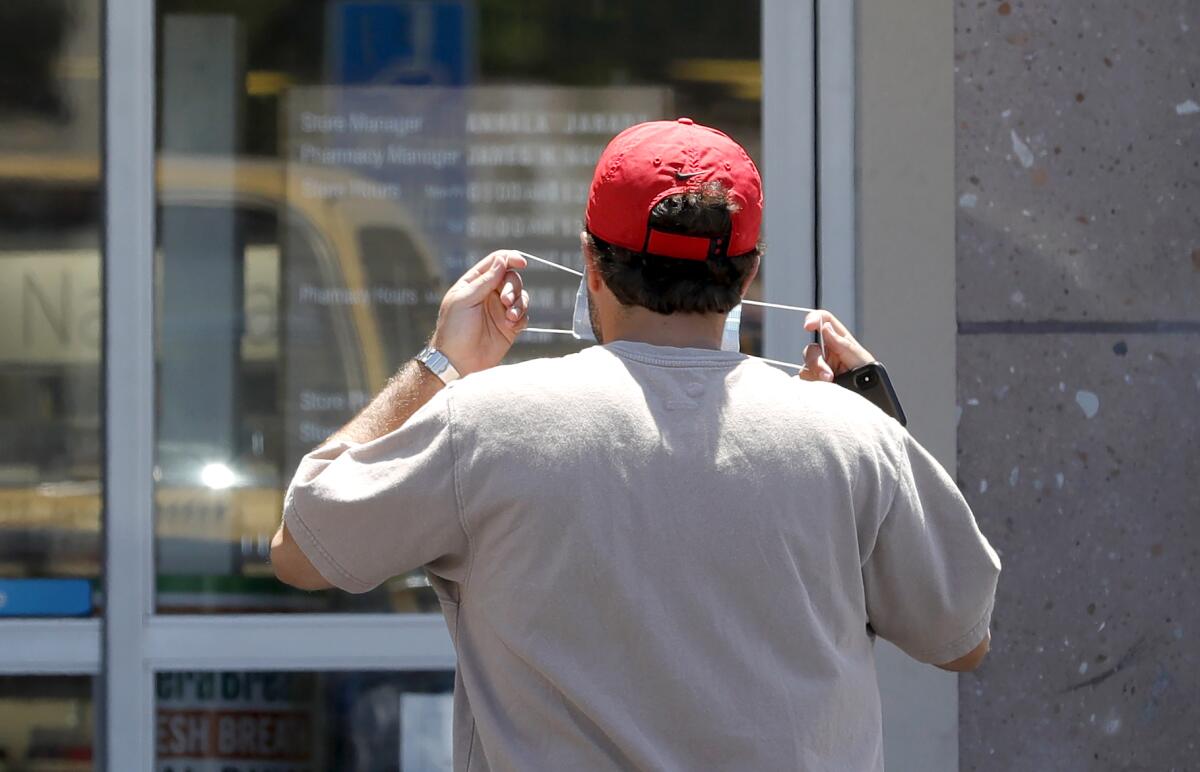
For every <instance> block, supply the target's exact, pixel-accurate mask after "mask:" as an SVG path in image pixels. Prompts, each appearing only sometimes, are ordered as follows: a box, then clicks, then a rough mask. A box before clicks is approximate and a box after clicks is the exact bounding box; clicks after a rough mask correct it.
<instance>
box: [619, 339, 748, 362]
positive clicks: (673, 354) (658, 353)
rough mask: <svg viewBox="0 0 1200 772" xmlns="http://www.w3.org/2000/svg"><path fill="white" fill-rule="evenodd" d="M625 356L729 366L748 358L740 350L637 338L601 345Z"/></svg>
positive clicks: (643, 360) (648, 359) (647, 360)
mask: <svg viewBox="0 0 1200 772" xmlns="http://www.w3.org/2000/svg"><path fill="white" fill-rule="evenodd" d="M600 348H603V349H605V350H607V351H610V352H612V353H613V354H615V355H616V356H618V357H620V358H622V359H629V360H632V361H634V362H641V363H643V364H648V365H659V366H662V367H703V366H708V367H728V366H730V365H737V364H740V363H741V362H744V361H745V360H746V358H747V357H746V355H745V354H742V353H740V352H737V351H721V350H720V349H711V348H683V347H679V346H656V345H654V344H652V343H642V342H640V341H634V340H614V341H612V342H611V343H605V344H604V345H602V346H600Z"/></svg>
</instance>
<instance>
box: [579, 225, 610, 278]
mask: <svg viewBox="0 0 1200 772" xmlns="http://www.w3.org/2000/svg"><path fill="white" fill-rule="evenodd" d="M579 247H580V249H581V250H582V251H583V264H584V266H585V267H586V268H587V270H586V271H585V272H584V275H585V276H586V278H587V286H588V289H589V290H591V291H592V292H593V293H595V292H599V291H600V289H601V288H602V287H603V286H604V280H603V279H602V278H600V267H599V266H598V265H597V262H596V250H595V249H593V248H592V241H591V239H589V238H588V235H587V231H580V232H579Z"/></svg>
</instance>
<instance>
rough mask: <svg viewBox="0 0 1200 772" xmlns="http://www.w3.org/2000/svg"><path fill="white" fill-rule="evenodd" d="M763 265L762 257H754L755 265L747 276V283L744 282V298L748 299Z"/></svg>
mask: <svg viewBox="0 0 1200 772" xmlns="http://www.w3.org/2000/svg"><path fill="white" fill-rule="evenodd" d="M760 265H762V257H761V256H760V255H755V256H754V265H752V266H750V272H749V273H747V274H746V279H745V281H743V282H742V297H746V293H747V292H749V291H750V285H751V284H753V283H754V277H755V276H758V267H759V266H760Z"/></svg>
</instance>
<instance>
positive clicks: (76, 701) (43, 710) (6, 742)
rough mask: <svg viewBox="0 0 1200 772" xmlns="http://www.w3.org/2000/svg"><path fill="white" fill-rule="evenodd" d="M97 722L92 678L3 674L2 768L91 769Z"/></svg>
mask: <svg viewBox="0 0 1200 772" xmlns="http://www.w3.org/2000/svg"><path fill="white" fill-rule="evenodd" d="M94 725H95V720H94V716H93V712H92V680H91V679H90V678H83V677H76V676H0V770H29V772H35V770H43V771H44V772H49V771H50V770H54V772H86V770H91V769H93V768H94V767H95V765H94V762H93V758H92V753H93V745H94V741H93V738H94V731H95V730H94Z"/></svg>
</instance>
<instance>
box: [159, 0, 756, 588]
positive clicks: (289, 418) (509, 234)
mask: <svg viewBox="0 0 1200 772" xmlns="http://www.w3.org/2000/svg"><path fill="white" fill-rule="evenodd" d="M158 11H159V15H160V25H159V29H160V40H159V45H158V51H159V52H160V53H159V56H160V58H159V63H158V82H159V92H160V94H161V99H160V102H159V117H158V123H159V132H158V138H159V139H158V142H159V146H158V151H159V188H158V201H159V220H158V221H159V228H158V238H159V253H158V268H157V271H156V283H157V290H158V300H159V309H160V318H159V320H158V355H157V356H158V362H157V365H158V370H157V372H158V404H157V416H158V422H157V434H158V439H157V443H158V444H157V449H158V458H157V468H156V480H157V484H158V485H157V542H156V543H157V566H158V572H159V595H158V608H159V610H160V611H165V612H172V611H188V612H198V611H199V612H204V611H207V612H218V611H229V612H234V611H237V612H245V611H330V610H334V611H433V610H436V608H437V602H436V599H435V598H434V596H433V593H432V592H431V591H430V589H429V588H428V586H427V582H426V580H425V577H424V576H423V575H422V574H421V573H419V572H418V573H415V574H413V575H410V576H407V577H399V578H397V579H395V580H393V581H392V582H390V583H388V584H387V585H385V586H384V587H381V588H379V589H378V590H376V591H374V592H371V593H367V594H365V595H361V596H350V595H346V594H343V593H301V592H293V591H291V590H288V589H286V588H283V587H281V586H280V585H279V584H278V583H276V582H274V580H273V579H272V577H271V571H270V566H269V565H268V564H267V562H266V558H267V554H268V545H269V540H270V536H271V534H272V533H273V531H274V529H275V528H276V527H277V525H278V522H279V514H280V508H281V505H282V495H283V489H284V487H285V486H286V484H287V482H288V480H289V479H290V477H291V474H292V472H293V470H294V469H295V466H296V464H297V462H298V461H299V459H300V457H301V456H302V455H303V454H304V453H306V452H307V451H309V450H311V449H312V448H313V447H315V446H316V445H318V444H319V443H321V442H322V441H323V440H324V439H325V438H326V437H327V436H329V434H331V433H332V432H333V431H334V430H335V429H337V428H338V427H339V426H340V425H341V424H342V423H344V422H345V421H346V420H347V419H349V418H350V417H351V416H352V415H353V414H354V413H355V412H357V411H358V410H359V409H360V408H361V407H362V406H363V405H364V404H365V403H366V401H367V400H369V399H370V397H371V396H372V395H373V393H374V392H375V391H376V390H378V389H379V388H380V387H381V386H382V384H383V383H384V382H385V380H386V379H387V378H388V377H389V375H390V374H391V373H393V372H394V371H395V369H396V368H397V367H398V366H399V365H400V364H402V363H403V362H404V361H405V360H406V359H408V358H410V357H411V356H413V355H414V354H415V353H416V352H417V351H418V350H419V349H420V347H421V345H422V344H423V343H424V341H425V339H426V338H427V336H428V335H429V333H430V332H431V331H432V327H433V324H434V321H435V319H436V315H437V307H438V303H439V301H440V298H441V294H442V292H443V291H444V290H445V288H446V287H447V286H448V283H449V282H450V281H453V280H454V279H455V278H456V277H457V276H458V275H459V274H460V273H461V272H462V271H463V270H464V268H465V267H466V266H467V265H468V264H469V263H471V262H474V261H475V260H477V259H478V258H480V257H482V256H483V255H485V254H486V253H487V252H489V251H491V250H493V249H497V248H500V247H515V248H519V249H523V250H525V251H528V252H532V253H534V254H538V255H541V256H543V257H546V258H548V259H551V260H555V261H558V262H562V263H565V264H568V265H575V266H576V267H577V266H578V265H579V263H580V256H579V241H578V234H579V230H580V228H581V226H582V215H583V208H584V204H585V203H586V202H585V197H586V191H587V185H588V183H589V182H590V179H591V174H592V167H593V165H594V163H595V160H596V158H597V157H598V155H599V153H600V150H601V149H602V147H603V145H604V144H605V143H606V142H607V141H608V139H609V138H611V136H612V135H613V134H615V133H616V132H618V131H619V130H620V129H622V128H624V127H625V126H628V125H630V124H632V123H636V122H638V121H641V120H647V119H655V118H665V117H675V116H677V115H690V116H691V117H693V118H695V119H696V120H699V121H702V122H709V123H713V124H715V125H718V126H720V127H722V128H723V129H725V130H726V131H728V132H729V133H730V134H732V135H733V136H735V137H736V138H737V139H738V140H739V141H741V142H742V143H743V144H744V145H745V146H746V147H747V148H748V149H749V150H750V151H751V152H752V153H754V154H755V155H757V154H758V150H759V147H760V138H759V133H760V132H759V114H760V92H761V77H760V69H759V19H758V7H757V4H751V6H749V7H745V6H743V4H737V7H736V8H734V7H730V5H729V4H724V3H718V2H715V0H703V1H702V2H701V3H700V7H698V8H696V7H694V8H693V9H692V12H689V25H688V32H687V35H686V36H678V38H677V39H676V38H673V37H671V36H666V37H663V36H661V35H660V34H659V32H657V31H656V30H661V29H669V28H671V26H672V24H673V22H674V14H675V13H676V11H674V10H673V9H668V8H664V9H662V10H656V9H654V8H649V7H647V6H646V5H645V4H642V3H635V2H633V1H632V0H625V1H624V2H618V3H608V4H605V6H604V9H603V10H601V9H599V7H596V6H586V7H583V6H579V5H578V4H545V3H543V4H535V5H533V6H531V5H529V4H521V5H514V4H511V3H503V2H499V1H498V0H483V2H478V3H467V2H462V1H461V0H429V1H428V2H410V1H408V0H404V1H403V2H400V1H397V2H372V3H342V2H332V1H331V2H313V3H304V4H299V3H291V4H286V3H285V4H274V5H268V6H263V5H261V4H247V5H241V6H239V5H237V4H232V5H231V4H229V3H227V2H218V1H217V0H186V1H185V0H164V1H163V2H160V3H159V4H158ZM660 16H661V17H662V18H661V19H657V17H660ZM657 21H661V22H662V23H661V24H659V25H658V26H655V24H656V22H657ZM709 51H719V52H721V53H720V56H721V57H722V58H720V59H715V58H713V57H712V56H708V55H705V56H699V55H698V54H697V52H709ZM526 281H527V286H528V288H529V290H530V293H531V295H532V305H533V313H532V321H533V323H534V325H535V326H541V327H558V328H563V327H569V326H570V316H571V307H572V304H573V301H574V295H575V289H576V285H577V282H576V281H575V280H573V279H572V278H571V277H569V276H567V275H565V274H561V273H559V272H557V271H554V270H552V269H549V268H544V267H542V266H534V267H531V268H530V269H529V270H528V272H527V279H526ZM753 291H755V292H757V288H755V289H754V290H753ZM758 321H759V319H758V318H757V317H755V316H754V315H753V314H751V313H747V319H746V320H745V322H744V323H743V330H744V334H743V344H744V346H745V347H746V348H747V349H750V350H754V349H756V348H757V346H758V332H757V331H758V329H760V327H759V326H758V325H757V322H758ZM576 348H577V344H576V343H575V342H574V340H573V339H571V338H569V337H564V336H557V335H554V336H552V335H537V334H529V335H526V336H525V337H523V339H522V340H521V341H520V342H519V344H518V345H517V346H516V347H514V349H513V352H512V354H511V359H512V360H514V361H515V360H519V359H525V358H530V357H536V356H555V355H560V354H563V353H567V352H570V351H572V350H575V349H576Z"/></svg>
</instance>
